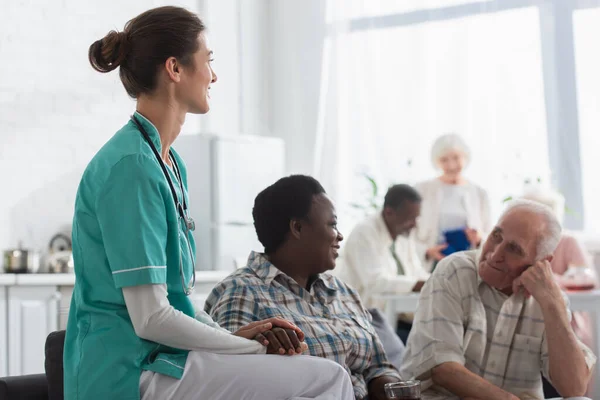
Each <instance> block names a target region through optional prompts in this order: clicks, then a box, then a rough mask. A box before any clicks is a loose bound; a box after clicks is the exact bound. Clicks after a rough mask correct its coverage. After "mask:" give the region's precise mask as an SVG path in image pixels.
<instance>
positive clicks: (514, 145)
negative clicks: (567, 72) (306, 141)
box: [314, 0, 552, 229]
mask: <svg viewBox="0 0 600 400" xmlns="http://www.w3.org/2000/svg"><path fill="white" fill-rule="evenodd" d="M342 3H343V4H347V2H346V1H342V0H330V1H329V3H328V22H329V26H330V30H329V35H328V37H327V39H326V44H325V46H324V57H323V73H322V78H323V79H322V90H321V94H322V96H321V105H320V119H319V121H320V123H319V127H318V134H317V138H318V139H317V146H316V149H317V157H316V162H315V166H314V169H315V170H314V172H315V175H316V176H318V177H319V178H320V179H321V181H323V183H324V184H325V185H326V187H327V188H328V190H329V191H330V192H331V193H332V195H333V197H334V198H335V199H336V201H337V204H338V209H339V210H340V212H341V214H342V215H344V217H345V218H346V221H345V222H346V223H345V224H344V225H345V226H346V229H349V228H350V227H351V225H352V223H353V222H354V221H355V220H356V219H357V218H358V217H359V216H360V213H358V214H357V213H355V212H354V213H353V212H352V208H351V207H350V204H351V203H357V202H358V203H361V202H364V201H365V199H366V198H367V197H368V193H370V186H369V184H368V182H367V181H366V180H365V179H364V178H362V177H361V176H360V174H361V173H363V172H366V173H368V174H369V175H371V176H373V177H374V178H375V179H376V181H377V182H378V183H379V186H380V189H381V191H382V192H383V193H384V192H385V189H386V188H387V186H388V185H389V184H392V183H401V182H402V183H410V184H414V183H416V182H417V181H420V180H423V179H428V178H431V177H434V176H436V171H435V170H434V168H433V166H432V165H431V159H430V148H431V145H432V143H433V141H434V140H435V138H436V137H437V136H439V135H441V134H443V133H448V132H456V133H459V134H460V135H462V136H463V137H464V138H465V139H466V141H467V142H468V144H469V145H470V147H471V149H472V153H473V157H472V162H471V165H470V166H469V167H468V169H467V171H466V175H467V176H468V177H469V178H470V179H472V180H473V181H475V182H477V183H479V184H481V185H482V186H484V187H485V188H486V189H487V190H488V192H489V194H490V197H491V201H492V210H493V212H494V214H496V215H497V214H498V213H499V212H500V210H501V209H502V206H503V199H504V198H506V197H507V196H510V195H517V194H518V193H520V192H521V190H522V188H523V184H524V181H526V180H531V181H537V180H538V179H539V180H541V181H543V182H549V181H551V180H552V174H551V173H550V169H549V161H548V147H547V131H546V114H545V105H544V104H545V103H544V86H543V76H542V61H541V46H540V26H539V13H538V11H537V8H534V7H523V8H517V9H512V10H506V11H498V10H495V9H492V8H490V7H487V6H486V5H485V3H484V2H483V3H481V4H478V5H477V7H476V8H475V10H477V12H470V11H469V10H470V9H469V8H468V7H454V6H456V5H457V4H462V3H464V2H461V1H458V0H454V1H444V0H436V1H430V2H422V1H372V0H364V1H359V0H353V1H351V2H350V3H349V4H348V5H347V6H344V7H343V6H342ZM440 6H446V7H447V8H445V9H440V8H439V7H440ZM419 7H421V8H424V7H426V9H425V12H415V10H417V11H418V9H419ZM444 10H447V11H448V16H447V17H445V16H444ZM457 10H458V11H460V12H457ZM482 10H483V11H485V12H481V11H482ZM386 13H387V14H386ZM430 16H431V17H432V18H429V17H430ZM434 16H435V18H433V17H434Z"/></svg>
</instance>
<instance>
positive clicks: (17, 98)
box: [0, 0, 269, 250]
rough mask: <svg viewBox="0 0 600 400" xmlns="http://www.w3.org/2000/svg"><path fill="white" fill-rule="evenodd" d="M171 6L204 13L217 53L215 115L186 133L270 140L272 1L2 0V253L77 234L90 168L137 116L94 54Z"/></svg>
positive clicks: (195, 121)
mask: <svg viewBox="0 0 600 400" xmlns="http://www.w3.org/2000/svg"><path fill="white" fill-rule="evenodd" d="M161 4H174V5H181V6H184V7H186V8H188V9H190V10H192V11H197V12H199V13H200V16H201V17H202V18H204V19H205V21H206V23H207V24H208V27H209V41H210V45H211V46H212V47H213V48H214V50H215V59H216V61H215V69H216V71H217V74H218V77H219V82H218V83H217V85H215V86H214V87H213V89H212V90H211V96H212V97H213V102H212V111H211V113H210V114H209V116H189V117H188V119H187V121H186V124H185V126H184V128H183V132H182V134H189V133H196V132H199V131H201V130H202V131H211V132H216V133H227V134H237V133H240V132H242V133H257V134H265V133H266V134H268V133H269V127H268V121H269V109H268V101H267V96H268V89H267V88H268V84H267V82H268V81H267V80H266V79H262V78H263V77H264V74H262V75H261V74H260V72H261V71H266V64H267V61H266V60H267V57H266V56H265V54H266V52H267V47H266V46H267V45H266V44H265V43H266V42H265V41H263V40H261V37H263V36H264V35H265V34H266V30H267V24H266V19H267V16H268V3H267V2H266V1H263V0H258V1H252V2H250V0H205V1H202V0H180V1H175V2H174V1H159V0H154V1H142V0H128V1H116V0H110V1H104V2H98V1H96V0H93V1H92V0H63V1H61V2H56V1H45V2H36V4H35V6H34V5H33V3H31V4H30V5H27V3H25V4H24V3H23V2H9V1H5V2H2V6H0V9H1V11H0V26H1V27H2V29H1V33H0V60H2V62H1V63H0V171H2V173H1V174H0V187H1V188H2V196H1V197H0V250H3V249H6V248H8V247H12V246H15V245H16V244H17V242H18V241H19V240H22V241H23V245H24V246H26V247H33V248H38V249H41V250H43V249H45V248H46V246H47V242H48V240H49V239H50V237H51V235H52V234H54V233H55V232H56V231H58V230H60V229H61V228H62V227H63V226H67V227H68V226H70V224H71V219H72V213H73V206H74V199H75V194H76V189H77V185H78V183H79V179H80V176H81V173H82V171H83V169H84V168H85V166H86V164H87V163H88V162H89V160H90V159H91V157H92V156H93V155H94V154H95V152H96V151H97V150H98V149H99V148H100V147H101V146H102V145H103V144H104V143H105V142H106V141H107V140H108V139H109V138H110V137H111V136H112V135H113V134H114V132H116V130H118V129H119V128H120V127H121V126H122V125H123V124H124V123H126V122H127V118H128V117H129V115H130V114H131V113H132V112H133V110H134V108H135V103H134V102H133V101H132V100H131V99H129V98H128V97H127V95H126V94H125V91H124V90H123V88H122V86H121V83H120V81H119V79H118V73H117V71H113V72H112V73H109V74H106V75H103V74H100V73H97V72H95V71H94V70H92V68H91V67H90V66H89V64H88V60H87V50H88V47H89V45H90V44H91V43H92V42H93V41H95V40H97V39H99V38H101V37H102V36H104V35H105V34H106V33H107V32H108V31H109V30H110V29H119V30H120V29H122V28H123V26H124V24H125V22H127V20H128V19H130V18H132V17H134V16H135V15H137V14H139V13H140V12H142V11H144V10H146V9H148V8H151V7H154V6H157V5H161ZM240 60H243V62H244V70H243V73H242V74H241V75H240V73H239V72H240ZM246 68H247V69H246ZM254 76H260V79H253V78H254ZM245 105H247V107H246V106H245ZM242 109H243V112H242Z"/></svg>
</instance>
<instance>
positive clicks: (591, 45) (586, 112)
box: [573, 8, 600, 234]
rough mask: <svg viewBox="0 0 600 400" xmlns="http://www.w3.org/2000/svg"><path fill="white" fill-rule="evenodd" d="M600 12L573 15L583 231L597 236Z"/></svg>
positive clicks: (599, 219) (599, 210)
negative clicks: (599, 43)
mask: <svg viewBox="0 0 600 400" xmlns="http://www.w3.org/2000/svg"><path fill="white" fill-rule="evenodd" d="M599 20H600V9H597V8H596V9H590V10H579V11H576V12H575V13H574V15H573V25H574V42H575V65H576V71H577V103H578V106H579V129H580V141H581V164H582V181H583V199H584V207H585V212H586V214H585V215H586V218H585V229H586V231H588V232H590V233H594V234H600V207H599V205H600V179H598V175H596V174H597V173H598V171H600V158H599V157H598V150H600V135H599V134H598V132H600V114H599V113H598V110H599V109H600V96H599V95H598V93H600V75H599V72H600V55H599V54H598V36H599V35H600V25H598V21H599Z"/></svg>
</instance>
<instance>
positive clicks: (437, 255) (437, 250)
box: [425, 244, 448, 261]
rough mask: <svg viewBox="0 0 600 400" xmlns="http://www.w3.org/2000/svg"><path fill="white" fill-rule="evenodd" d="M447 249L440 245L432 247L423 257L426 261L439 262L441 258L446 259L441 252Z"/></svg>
mask: <svg viewBox="0 0 600 400" xmlns="http://www.w3.org/2000/svg"><path fill="white" fill-rule="evenodd" d="M446 247H448V245H447V244H440V245H437V246H433V247H431V248H429V249H427V251H426V252H425V256H426V257H427V259H428V260H434V261H441V260H442V258H444V257H446V256H445V255H443V254H442V250H444V249H445V248H446Z"/></svg>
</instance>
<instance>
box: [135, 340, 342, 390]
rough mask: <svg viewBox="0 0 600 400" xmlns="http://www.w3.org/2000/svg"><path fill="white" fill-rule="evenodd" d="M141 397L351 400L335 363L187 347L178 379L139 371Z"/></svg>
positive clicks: (320, 359) (316, 359) (305, 358)
mask: <svg viewBox="0 0 600 400" xmlns="http://www.w3.org/2000/svg"><path fill="white" fill-rule="evenodd" d="M140 392H141V398H142V400H159V399H160V400H167V399H174V400H175V399H177V400H180V399H181V400H183V399H185V400H301V399H317V400H354V389H353V388H352V383H351V381H350V376H349V375H348V373H347V372H346V371H345V370H344V368H342V367H341V366H340V365H339V364H336V363H334V362H333V361H330V360H327V359H323V358H318V357H311V356H279V355H262V354H261V355H229V354H213V353H204V352H199V351H190V353H189V355H188V358H187V363H186V365H185V371H184V372H183V377H182V378H181V379H175V378H171V377H169V376H166V375H162V374H158V373H155V372H151V371H143V372H142V376H141V379H140Z"/></svg>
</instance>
